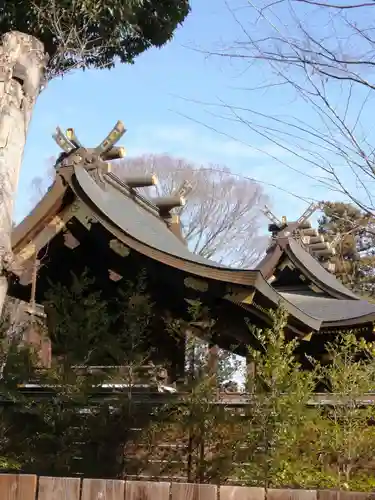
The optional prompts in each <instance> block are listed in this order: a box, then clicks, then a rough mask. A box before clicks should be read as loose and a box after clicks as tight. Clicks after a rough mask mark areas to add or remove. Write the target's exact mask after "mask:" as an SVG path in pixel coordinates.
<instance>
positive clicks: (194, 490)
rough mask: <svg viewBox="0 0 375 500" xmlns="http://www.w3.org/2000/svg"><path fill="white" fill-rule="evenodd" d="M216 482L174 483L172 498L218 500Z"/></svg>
mask: <svg viewBox="0 0 375 500" xmlns="http://www.w3.org/2000/svg"><path fill="white" fill-rule="evenodd" d="M216 499H217V486H215V485H214V484H188V483H172V486H171V500H216Z"/></svg>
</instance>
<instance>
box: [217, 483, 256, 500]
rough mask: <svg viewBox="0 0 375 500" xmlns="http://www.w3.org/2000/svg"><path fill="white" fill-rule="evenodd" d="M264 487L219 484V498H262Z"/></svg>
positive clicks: (237, 499) (241, 499)
mask: <svg viewBox="0 0 375 500" xmlns="http://www.w3.org/2000/svg"><path fill="white" fill-rule="evenodd" d="M264 499H265V492H264V488H250V487H246V486H220V500H264Z"/></svg>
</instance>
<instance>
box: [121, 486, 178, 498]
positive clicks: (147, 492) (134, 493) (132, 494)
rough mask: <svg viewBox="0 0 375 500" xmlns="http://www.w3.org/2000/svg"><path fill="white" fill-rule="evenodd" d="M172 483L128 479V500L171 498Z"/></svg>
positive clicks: (126, 490)
mask: <svg viewBox="0 0 375 500" xmlns="http://www.w3.org/2000/svg"><path fill="white" fill-rule="evenodd" d="M169 489H170V483H159V482H158V483H156V482H153V481H126V485H125V499H126V500H169Z"/></svg>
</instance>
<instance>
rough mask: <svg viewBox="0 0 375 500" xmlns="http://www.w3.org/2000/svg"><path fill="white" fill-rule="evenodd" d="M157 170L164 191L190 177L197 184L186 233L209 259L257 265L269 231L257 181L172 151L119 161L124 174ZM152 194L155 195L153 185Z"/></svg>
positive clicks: (184, 212)
mask: <svg viewBox="0 0 375 500" xmlns="http://www.w3.org/2000/svg"><path fill="white" fill-rule="evenodd" d="M127 172H130V173H131V174H133V175H137V174H144V173H154V174H156V175H157V176H158V178H159V180H160V186H159V187H158V189H159V195H169V194H171V193H172V192H173V191H175V190H176V189H177V188H178V187H179V186H180V185H181V184H182V182H183V181H184V180H188V181H189V182H190V183H191V184H192V186H193V190H192V192H191V193H190V195H189V197H188V199H187V203H186V205H185V207H184V208H183V210H182V212H181V223H182V230H183V234H184V237H185V238H186V240H187V242H188V245H189V247H190V249H191V250H192V251H193V252H195V253H198V254H200V255H202V256H204V257H206V258H208V259H213V260H215V261H217V262H220V263H225V264H230V265H232V266H234V267H242V268H246V267H251V266H252V265H253V264H254V263H255V262H256V261H257V260H258V259H259V257H260V255H261V254H262V252H263V251H264V248H265V246H266V243H267V237H262V236H261V235H260V229H261V226H262V218H263V216H262V214H261V211H260V210H259V208H260V207H263V205H264V204H265V203H266V202H267V199H266V196H265V195H264V193H263V190H262V189H261V187H260V186H259V185H258V184H257V183H255V182H254V181H251V180H247V179H244V178H241V177H235V176H233V175H231V172H230V171H229V170H228V169H227V168H225V167H218V166H217V165H208V166H199V165H195V164H194V163H192V162H189V161H187V160H184V159H179V158H173V157H170V156H168V155H147V156H142V157H138V158H129V159H126V160H122V161H121V162H120V163H118V166H117V169H116V173H117V175H118V176H119V177H121V176H124V175H125V174H126V173H127ZM144 194H146V195H147V196H150V195H151V196H152V195H153V196H155V193H152V191H150V188H149V189H147V190H144Z"/></svg>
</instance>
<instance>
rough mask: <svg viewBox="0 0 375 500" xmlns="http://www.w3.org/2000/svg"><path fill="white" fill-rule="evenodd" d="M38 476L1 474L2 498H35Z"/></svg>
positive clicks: (0, 495)
mask: <svg viewBox="0 0 375 500" xmlns="http://www.w3.org/2000/svg"><path fill="white" fill-rule="evenodd" d="M36 485H37V477H36V476H31V475H22V476H20V475H18V474H0V498H1V500H35V497H36Z"/></svg>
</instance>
